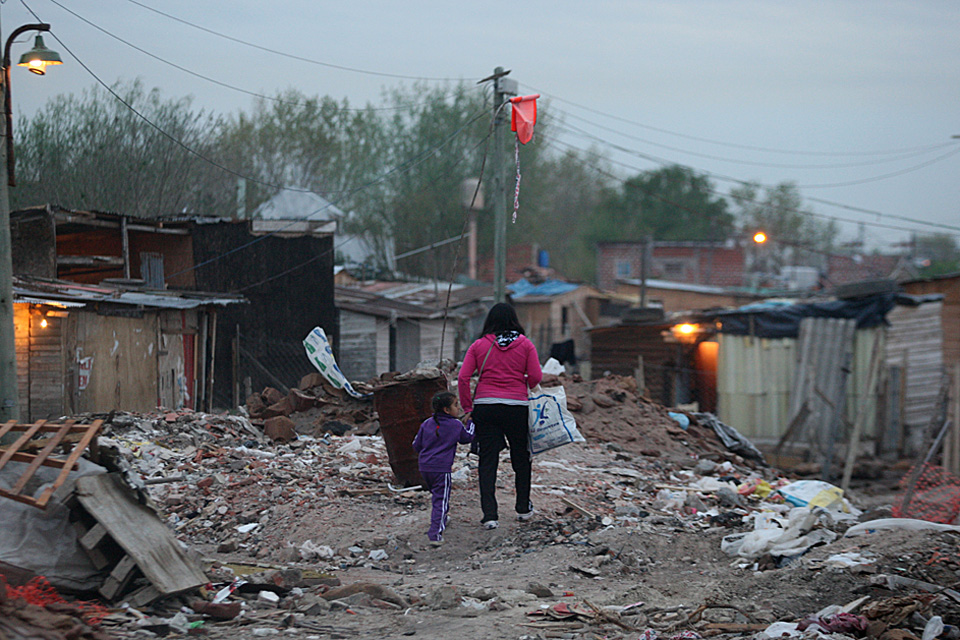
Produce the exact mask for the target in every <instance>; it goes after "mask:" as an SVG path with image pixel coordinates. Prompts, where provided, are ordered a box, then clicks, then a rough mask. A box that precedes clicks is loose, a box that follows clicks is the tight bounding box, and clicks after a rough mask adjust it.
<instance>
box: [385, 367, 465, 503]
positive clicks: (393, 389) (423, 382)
mask: <svg viewBox="0 0 960 640" xmlns="http://www.w3.org/2000/svg"><path fill="white" fill-rule="evenodd" d="M446 390H447V379H446V378H445V377H444V376H443V375H441V376H440V377H439V378H433V379H419V380H404V381H403V382H393V383H390V384H386V385H384V386H382V387H379V388H377V389H374V391H373V408H374V409H375V410H376V412H377V414H378V415H379V416H380V433H381V435H383V442H384V444H386V446H387V456H388V457H389V458H390V468H391V469H392V470H393V475H394V476H396V478H397V482H399V483H400V484H401V485H402V486H404V487H414V486H416V485H418V484H423V479H422V478H421V477H420V467H419V465H418V463H417V452H416V451H414V450H413V439H414V438H416V437H417V431H418V430H419V429H420V423H421V422H423V421H424V420H426V419H427V418H429V417H430V416H431V415H433V408H432V407H431V406H430V401H431V400H432V399H433V396H434V395H435V394H436V393H437V392H439V391H446Z"/></svg>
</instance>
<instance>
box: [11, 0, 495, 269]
mask: <svg viewBox="0 0 960 640" xmlns="http://www.w3.org/2000/svg"><path fill="white" fill-rule="evenodd" d="M28 9H29V7H28ZM31 13H32V11H31ZM38 19H39V18H38ZM50 35H51V36H52V37H53V38H54V39H55V40H56V41H57V42H58V43H59V44H60V46H62V47H63V48H64V50H65V51H66V52H67V53H69V54H70V56H71V57H72V58H73V59H74V60H76V61H77V64H79V65H80V66H81V67H83V69H84V70H85V71H86V72H87V73H89V74H90V75H91V76H92V77H93V78H94V80H96V81H97V83H99V84H100V86H102V87H103V88H104V89H106V90H107V92H109V93H110V95H112V96H113V97H114V98H115V99H116V100H117V101H118V102H120V103H121V104H123V105H124V106H125V107H127V109H129V110H130V111H131V112H132V113H134V114H135V115H136V116H137V117H139V118H140V119H141V120H143V121H144V122H145V123H146V124H147V125H149V126H150V127H152V128H153V129H155V130H156V131H157V132H159V133H160V134H161V135H162V136H164V137H165V138H167V139H168V140H170V141H171V142H173V143H174V144H176V145H177V146H179V147H180V148H182V149H184V150H185V151H187V152H188V153H190V154H191V155H193V156H195V157H197V158H199V159H200V160H201V161H203V162H206V163H208V164H210V165H212V166H214V167H217V168H218V169H220V170H222V171H224V172H226V173H229V174H230V175H233V176H236V177H238V178H243V179H245V180H250V181H251V182H253V183H255V184H260V185H263V186H266V187H270V188H273V189H279V190H285V191H295V192H299V193H312V194H314V195H320V194H317V193H316V192H314V191H312V190H310V189H304V188H297V187H287V186H283V185H276V184H272V183H269V182H266V181H263V180H257V179H255V178H250V177H248V176H245V175H243V174H241V173H238V172H237V171H234V170H233V169H230V168H229V167H225V166H224V165H222V164H220V163H218V162H216V161H214V160H212V159H210V158H207V157H206V156H204V155H203V154H201V153H200V152H199V151H196V150H195V149H193V148H191V147H189V146H187V145H186V144H184V143H183V142H182V141H181V140H179V139H177V138H176V137H174V136H172V135H171V134H169V133H167V132H166V131H165V130H164V129H162V128H161V127H160V126H158V125H157V124H155V123H154V122H153V121H151V120H150V119H149V118H147V117H146V116H145V115H143V114H142V113H140V112H139V111H137V110H136V109H135V108H134V107H133V105H131V104H129V103H128V102H127V101H126V100H124V99H123V98H122V97H121V96H119V95H118V94H117V93H116V92H115V91H114V90H113V89H112V88H111V87H109V86H108V85H107V84H106V83H105V82H104V81H103V80H101V79H100V77H99V76H97V74H96V73H94V72H93V70H92V69H90V67H88V66H87V65H86V64H85V63H84V62H83V61H82V60H80V58H79V57H78V56H77V55H76V54H75V53H74V52H73V51H72V50H71V49H70V47H68V46H67V45H66V44H65V43H64V42H63V40H61V39H60V38H59V37H58V36H57V35H56V34H55V33H53V32H52V31H51V32H50ZM485 113H486V111H485V110H484V111H480V112H479V113H478V114H477V115H475V116H474V117H472V118H469V119H468V120H467V121H466V122H465V123H464V124H463V125H462V126H461V127H460V128H458V129H457V130H456V131H454V132H453V133H452V134H451V135H450V136H448V137H447V138H445V139H444V140H443V141H442V142H441V143H440V144H439V145H437V146H435V147H431V148H429V149H426V150H424V151H421V152H420V153H419V154H417V155H416V156H414V157H413V158H411V159H410V160H408V161H406V162H404V163H401V164H399V165H397V166H395V167H393V168H391V169H390V170H389V171H387V172H385V173H383V174H381V175H380V176H378V177H377V178H376V179H374V180H372V181H370V182H368V183H366V184H364V185H362V186H360V187H357V188H354V189H350V190H346V191H341V192H340V193H342V194H343V195H342V196H341V197H340V198H338V199H337V200H335V201H333V202H329V203H328V204H327V205H325V206H323V207H321V208H320V209H317V210H316V211H314V212H313V213H311V214H309V215H308V216H306V217H305V218H303V219H302V220H309V219H310V218H312V217H313V216H314V215H316V214H317V213H320V212H321V211H324V210H326V209H327V208H329V207H331V206H334V205H335V204H336V203H337V202H340V201H342V200H343V199H344V198H345V197H346V196H347V195H349V194H353V193H357V192H360V191H363V190H364V189H367V188H369V187H371V186H373V185H375V184H378V183H380V182H382V181H384V180H386V179H387V178H388V177H389V176H391V175H393V174H394V173H397V172H398V171H400V170H401V169H403V168H404V165H405V164H409V167H407V169H406V170H409V169H412V168H414V167H416V166H418V165H419V164H421V163H423V162H425V161H426V160H427V159H428V158H430V157H431V156H432V155H433V154H434V153H435V152H436V151H438V150H439V149H442V148H443V147H444V146H446V144H447V143H448V142H450V140H452V139H453V138H455V137H456V136H457V135H459V134H460V133H461V132H462V131H463V130H464V129H466V128H467V127H468V126H470V125H471V124H473V123H474V122H476V121H477V120H479V119H480V118H482V117H483V116H484V115H485ZM321 197H322V196H321ZM302 220H297V221H292V222H291V223H290V224H288V225H286V226H284V227H281V228H280V229H277V230H275V231H272V232H270V233H268V234H265V235H263V236H259V237H257V238H255V239H254V240H252V241H250V242H248V243H246V244H244V245H240V246H239V247H235V248H234V249H231V250H230V251H227V252H224V253H222V254H219V255H217V256H214V257H213V258H210V259H209V260H206V261H204V262H201V263H199V264H196V265H193V266H192V267H190V268H188V269H183V270H181V271H178V272H176V273H173V274H170V275H169V276H167V279H169V278H172V277H174V276H177V275H181V274H183V273H187V272H189V271H193V270H196V269H199V268H200V267H202V266H205V265H207V264H211V263H213V262H215V261H217V260H219V259H221V258H223V257H225V256H227V255H230V254H233V253H236V252H237V251H241V250H242V249H245V248H247V247H249V246H251V245H253V244H256V243H257V242H260V241H262V240H264V239H266V238H268V237H270V236H272V235H275V234H277V233H281V232H282V231H284V230H285V229H287V228H288V227H290V226H292V225H294V224H296V223H297V222H301V221H302Z"/></svg>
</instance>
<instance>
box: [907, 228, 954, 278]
mask: <svg viewBox="0 0 960 640" xmlns="http://www.w3.org/2000/svg"><path fill="white" fill-rule="evenodd" d="M913 253H914V256H916V259H917V261H918V262H920V264H922V265H923V266H922V267H921V268H920V275H922V276H924V277H933V276H942V275H946V274H948V273H957V272H960V247H958V246H957V240H956V238H955V237H954V236H951V235H947V234H945V233H935V234H932V235H924V236H917V239H916V246H915V247H914V251H913Z"/></svg>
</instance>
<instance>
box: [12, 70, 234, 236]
mask: <svg viewBox="0 0 960 640" xmlns="http://www.w3.org/2000/svg"><path fill="white" fill-rule="evenodd" d="M112 91H113V92H115V93H116V94H117V95H118V96H119V97H120V99H121V100H122V102H121V101H120V100H118V99H117V98H115V97H114V96H113V95H111V94H110V93H108V92H107V91H105V90H103V89H100V88H94V89H92V90H90V91H86V92H84V94H83V95H82V96H79V97H77V96H74V95H67V96H58V97H56V98H54V99H53V100H51V101H50V102H49V103H48V104H47V105H46V106H45V108H44V109H43V110H42V111H41V112H40V113H38V114H37V115H36V116H35V117H34V118H33V119H32V120H29V121H28V120H25V119H21V122H20V124H19V126H18V128H17V130H18V132H19V135H18V139H17V149H18V154H17V160H18V163H17V172H18V177H19V182H20V184H19V186H18V187H17V188H16V189H14V190H12V191H11V200H12V206H14V207H25V206H31V205H36V204H42V203H44V202H54V203H57V204H60V205H62V206H65V207H68V208H74V209H96V210H100V211H116V212H122V213H128V214H133V215H137V216H143V217H153V216H157V215H163V214H171V213H176V212H180V211H194V210H195V207H196V205H197V203H198V202H200V201H201V200H202V197H201V189H200V188H199V187H200V185H199V184H198V183H197V181H196V180H195V179H194V176H195V175H196V173H197V172H198V170H199V169H200V167H201V165H203V164H205V160H203V159H202V158H201V157H200V156H203V155H206V154H209V153H210V152H211V149H212V146H211V142H212V140H214V139H215V137H216V134H217V131H218V129H219V126H220V120H219V119H218V118H216V117H214V116H212V115H209V114H206V113H205V112H203V111H194V110H193V109H192V107H191V106H190V100H189V99H187V98H182V99H178V100H165V99H163V98H162V97H161V95H160V92H159V90H157V89H153V90H151V91H149V92H148V91H146V90H145V89H144V88H143V85H142V84H141V83H140V82H139V81H135V82H132V83H130V84H126V85H124V84H118V85H115V86H114V87H113V88H112ZM124 103H125V104H124ZM127 105H129V106H127ZM133 110H136V111H137V112H139V113H140V114H142V115H143V117H144V118H146V119H147V120H149V121H150V122H152V123H154V124H155V125H156V127H154V126H151V125H150V124H148V123H147V122H145V121H144V118H141V117H140V116H138V115H137V113H134V111H133ZM158 129H160V130H162V131H163V132H164V133H161V131H159V130H158ZM184 147H189V148H190V149H193V150H194V151H195V152H196V153H190V152H189V151H187V150H186V149H185V148H184Z"/></svg>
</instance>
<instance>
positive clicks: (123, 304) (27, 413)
mask: <svg viewBox="0 0 960 640" xmlns="http://www.w3.org/2000/svg"><path fill="white" fill-rule="evenodd" d="M244 302H245V300H244V299H243V297H242V296H236V295H225V294H205V293H198V292H174V291H158V290H148V289H140V288H131V287H130V286H129V285H121V284H102V285H89V284H78V283H74V282H66V281H63V280H49V279H42V278H34V277H20V276H15V277H14V286H13V310H14V311H13V313H14V333H15V337H16V350H17V380H18V383H19V403H20V413H21V419H22V420H23V421H31V422H32V421H36V420H46V419H55V418H58V417H59V416H62V415H68V414H77V413H86V412H97V413H105V412H108V411H111V410H114V409H123V410H127V411H150V410H153V409H155V408H156V407H158V406H161V407H167V408H171V409H174V408H180V407H186V408H191V409H201V408H205V407H207V406H208V403H207V402H206V400H207V399H208V398H209V397H210V392H211V390H212V384H213V380H214V377H215V376H216V375H219V374H217V373H216V371H215V361H214V359H213V358H212V352H211V345H212V342H213V335H214V334H215V329H214V325H215V320H214V319H215V317H216V313H217V310H223V309H226V308H228V307H230V306H234V305H239V304H242V303H244Z"/></svg>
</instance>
